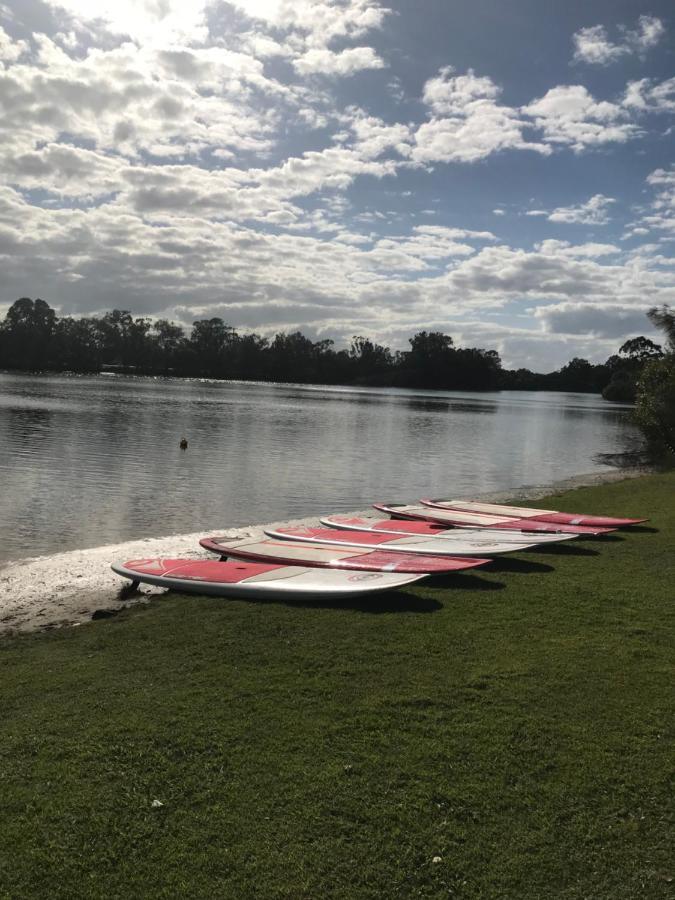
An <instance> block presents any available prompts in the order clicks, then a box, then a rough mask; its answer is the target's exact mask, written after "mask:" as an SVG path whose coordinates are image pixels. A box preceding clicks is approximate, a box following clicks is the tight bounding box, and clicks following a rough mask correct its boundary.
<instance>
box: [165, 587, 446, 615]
mask: <svg viewBox="0 0 675 900" xmlns="http://www.w3.org/2000/svg"><path fill="white" fill-rule="evenodd" d="M200 596H202V597H204V599H205V600H212V601H215V602H216V603H218V602H226V603H231V602H234V601H236V602H239V603H255V604H262V605H265V604H270V605H272V604H274V605H280V606H288V607H293V608H298V609H305V608H307V609H344V610H352V611H356V612H366V613H375V614H378V613H432V612H438V610H439V609H443V604H442V603H439V601H438V600H434V599H432V598H431V597H418V596H417V594H410V593H408V592H407V591H386V592H384V593H382V594H370V595H369V596H365V597H356V596H355V597H329V596H319V595H317V596H315V597H295V598H294V597H279V598H277V599H272V598H266V599H261V598H259V597H227V596H223V597H211V596H208V597H207V596H204V595H200V594H187V593H180V592H178V591H172V590H168V591H167V592H166V593H165V594H160V595H158V599H159V597H162V598H166V599H167V600H168V599H170V598H176V599H177V598H180V597H190V598H192V597H200Z"/></svg>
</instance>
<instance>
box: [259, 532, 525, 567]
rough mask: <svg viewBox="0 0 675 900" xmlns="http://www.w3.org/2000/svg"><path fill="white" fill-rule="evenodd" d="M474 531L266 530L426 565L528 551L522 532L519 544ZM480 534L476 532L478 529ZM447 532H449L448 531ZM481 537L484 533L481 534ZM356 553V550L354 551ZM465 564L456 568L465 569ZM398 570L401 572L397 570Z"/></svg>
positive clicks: (316, 543)
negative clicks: (432, 561)
mask: <svg viewBox="0 0 675 900" xmlns="http://www.w3.org/2000/svg"><path fill="white" fill-rule="evenodd" d="M474 533H475V532H472V531H467V530H462V531H460V530H458V531H456V532H453V533H452V534H449V535H448V538H447V539H446V538H445V536H441V535H439V536H434V535H431V536H424V535H400V534H391V533H389V534H387V533H383V532H377V531H345V530H344V529H340V528H313V527H308V526H306V525H299V526H293V525H288V526H283V527H281V528H277V529H275V530H271V529H269V530H267V531H266V534H268V535H269V536H270V537H273V538H280V539H281V541H282V542H285V543H287V544H289V543H291V542H295V541H297V542H298V544H296V546H298V545H300V544H302V546H304V547H308V546H323V549H324V550H326V549H328V548H331V549H329V550H328V552H329V553H334V552H335V551H336V550H338V549H339V548H341V547H343V548H344V547H360V548H361V552H362V553H364V551H366V550H368V549H369V548H372V547H378V548H379V550H378V551H372V550H371V552H375V553H376V556H377V557H381V556H384V555H386V556H391V555H396V556H398V555H399V554H401V555H404V556H411V557H413V558H415V559H416V560H418V562H419V563H420V564H421V565H423V564H425V563H424V562H423V561H424V560H427V559H437V560H438V559H444V560H446V561H448V562H449V561H450V560H453V559H454V560H455V561H457V558H458V557H460V558H461V559H460V561H462V559H463V562H464V565H466V563H467V562H469V559H467V557H485V556H491V555H493V554H500V553H513V552H515V551H516V550H527V549H528V548H529V547H530V546H531V545H530V544H529V543H528V541H527V536H526V535H524V534H523V535H522V536H521V540H520V543H516V542H504V541H501V540H500V535H501V534H503V533H504V532H499V531H494V532H491V534H490V535H489V536H488V539H487V540H484V539H478V540H475V541H474V539H473V535H474ZM476 533H477V532H476ZM446 534H447V532H446ZM481 538H482V535H481ZM352 552H357V551H352ZM471 562H474V563H476V564H477V565H481V564H482V563H485V562H489V560H488V559H478V560H476V559H473V560H471ZM464 565H462V566H457V568H464ZM397 571H402V570H400V569H397Z"/></svg>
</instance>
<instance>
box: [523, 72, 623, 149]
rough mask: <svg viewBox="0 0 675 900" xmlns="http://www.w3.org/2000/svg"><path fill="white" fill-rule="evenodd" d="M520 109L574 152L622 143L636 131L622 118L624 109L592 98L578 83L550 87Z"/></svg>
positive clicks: (547, 134)
mask: <svg viewBox="0 0 675 900" xmlns="http://www.w3.org/2000/svg"><path fill="white" fill-rule="evenodd" d="M521 112H522V113H524V114H525V115H527V116H531V117H532V118H533V119H534V123H535V125H536V126H537V128H540V129H541V130H542V131H543V133H544V138H545V139H546V140H547V141H550V142H551V143H553V144H563V145H569V146H570V147H572V149H573V150H575V151H577V152H580V151H582V150H585V149H586V148H587V147H594V146H599V145H602V144H606V143H610V142H616V143H624V142H625V141H628V140H630V139H631V138H633V137H636V136H637V135H638V134H639V129H638V127H637V126H636V125H634V124H632V123H630V122H626V121H625V119H626V118H627V112H626V110H625V109H623V108H622V107H621V106H619V105H617V104H616V103H609V102H608V101H604V100H595V99H594V97H593V96H592V95H591V94H590V93H589V92H588V90H587V89H586V88H585V87H584V86H583V85H580V84H576V85H559V86H558V87H554V88H551V89H550V90H549V91H547V92H546V94H545V95H544V96H543V97H541V98H539V99H538V100H533V101H532V102H531V103H529V104H528V105H527V106H524V107H523V108H522V110H521Z"/></svg>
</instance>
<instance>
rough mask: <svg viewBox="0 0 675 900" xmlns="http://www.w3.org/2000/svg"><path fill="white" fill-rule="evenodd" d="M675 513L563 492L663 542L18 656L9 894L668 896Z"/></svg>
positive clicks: (124, 627)
mask: <svg viewBox="0 0 675 900" xmlns="http://www.w3.org/2000/svg"><path fill="white" fill-rule="evenodd" d="M674 494H675V473H669V474H660V475H650V476H646V477H643V478H638V479H633V480H623V481H620V482H617V483H612V484H603V485H596V486H594V487H584V488H579V489H578V490H575V491H572V492H569V493H566V494H564V495H556V496H555V500H554V503H555V506H556V507H558V508H561V509H564V510H568V511H569V510H574V509H582V510H588V511H593V512H598V513H615V514H617V515H622V514H623V515H629V514H645V515H648V516H649V517H650V522H649V526H648V527H646V528H638V529H634V530H630V531H626V532H623V533H621V535H617V536H610V537H609V538H605V539H601V540H596V541H583V542H581V541H579V542H573V543H571V544H569V545H561V546H560V547H559V548H557V549H554V548H547V551H546V552H539V551H537V552H533V553H528V554H527V555H525V554H523V555H520V556H518V557H509V558H505V559H502V560H498V561H496V562H495V563H494V564H493V565H491V566H490V567H489V568H488V569H486V570H485V571H480V572H478V573H476V574H475V575H474V574H468V575H463V576H462V575H460V576H455V577H449V578H445V579H443V580H440V579H437V580H435V581H433V582H432V581H429V582H423V583H421V584H420V585H415V586H414V587H412V588H410V589H409V590H407V591H401V592H396V593H393V594H391V595H388V596H381V597H376V598H373V599H371V600H361V601H359V602H358V604H349V603H337V602H335V601H333V602H326V603H321V602H313V603H256V602H243V601H239V600H230V601H223V600H221V599H217V598H206V597H187V596H180V595H170V594H167V595H165V596H164V597H163V598H161V599H157V600H155V601H154V602H152V603H150V604H148V605H146V606H140V607H136V608H133V609H128V610H125V611H123V612H121V613H120V614H119V615H117V616H115V617H113V618H111V619H109V620H105V621H100V622H95V623H92V624H89V625H83V626H82V627H80V628H62V629H59V630H56V631H53V632H51V633H48V634H32V635H21V636H18V637H15V638H12V637H9V638H6V639H4V640H3V641H1V642H0V704H1V706H2V710H3V742H2V752H1V760H2V807H3V815H2V816H1V817H0V846H2V847H3V853H2V854H0V883H1V884H2V886H3V891H4V893H6V895H7V896H12V897H39V896H49V897H50V898H54V900H66V898H72V897H86V898H89V897H91V898H97V897H147V898H160V897H177V896H190V897H194V898H210V897H222V898H225V900H229V898H237V900H247V898H254V897H279V898H298V897H331V898H349V900H359V898H364V900H365V898H372V897H391V898H398V897H411V896H423V897H439V896H458V897H462V898H479V897H480V898H513V900H516V898H517V900H540V898H542V897H565V898H568V900H577V898H578V900H581V898H586V897H594V898H610V897H612V898H617V897H620V898H629V897H650V898H651V897H655V898H656V897H664V898H665V897H668V896H671V894H672V885H673V878H674V876H675V872H674V871H673V869H672V854H671V840H670V834H672V825H673V822H672V814H671V810H672V784H671V778H670V776H671V774H672V723H673V721H675V701H674V698H673V694H672V691H669V690H668V685H670V684H672V681H673V675H674V674H675V673H673V666H672V645H673V637H674V635H673V630H674V629H673V611H672V585H673V584H674V583H675V559H674V557H673V551H672V536H673V532H674V531H675V503H673V496H674ZM543 503H544V504H546V500H544V501H543ZM548 505H553V503H552V502H550V503H549V504H548ZM98 602H99V603H102V604H104V603H105V604H107V597H105V598H104V597H101V596H99V598H98Z"/></svg>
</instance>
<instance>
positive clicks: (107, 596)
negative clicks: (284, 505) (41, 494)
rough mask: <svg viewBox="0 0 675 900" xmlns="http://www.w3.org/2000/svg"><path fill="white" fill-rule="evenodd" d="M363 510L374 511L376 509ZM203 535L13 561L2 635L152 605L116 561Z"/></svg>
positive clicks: (512, 494) (0, 574)
mask: <svg viewBox="0 0 675 900" xmlns="http://www.w3.org/2000/svg"><path fill="white" fill-rule="evenodd" d="M645 474H647V471H646V470H644V469H618V470H613V471H610V472H600V473H595V474H588V475H576V476H574V477H572V478H567V479H564V480H563V481H558V482H555V483H553V484H546V485H543V484H542V485H525V486H522V487H520V488H515V489H513V490H509V491H500V492H498V493H495V492H492V493H489V494H483V495H481V496H482V498H483V499H485V500H492V501H494V502H503V501H506V500H523V501H524V500H528V501H531V500H535V499H536V498H537V497H542V496H545V495H547V494H550V493H553V492H559V491H566V490H574V489H575V488H578V487H587V486H589V485H594V484H602V483H606V482H611V481H622V480H623V479H626V478H636V477H639V476H640V475H645ZM361 512H364V513H370V512H371V510H364V511H361ZM354 514H355V515H358V514H359V513H358V512H356V513H354ZM291 521H292V523H293V524H305V525H316V524H318V519H317V518H315V517H309V518H306V519H294V520H285V523H286V524H288V523H289V522H291ZM274 524H281V523H265V524H264V525H263V524H260V525H250V526H246V527H243V528H223V529H221V530H219V531H218V532H217V533H219V534H227V535H229V536H231V537H232V539H235V538H237V537H249V536H259V535H262V534H263V529H264V528H267V527H270V526H271V525H274ZM200 537H204V533H203V532H195V533H192V534H175V535H169V536H167V537H159V538H144V539H142V540H136V541H125V542H123V543H119V544H108V545H106V546H103V547H93V548H91V549H88V550H71V551H68V552H66V553H56V554H54V555H50V556H41V557H35V558H31V559H23V560H18V561H16V562H12V563H9V564H8V565H6V566H5V567H4V568H0V635H3V634H12V633H17V632H28V631H46V630H51V629H53V628H62V627H68V626H71V627H73V626H76V625H81V624H83V623H85V622H88V621H90V620H91V618H92V616H93V615H94V614H95V613H96V612H97V610H108V611H111V612H114V611H117V610H120V609H123V608H124V607H126V606H131V605H135V604H138V603H147V602H149V601H150V600H151V599H152V596H153V595H155V594H160V593H163V592H164V591H163V589H161V588H153V587H151V586H149V585H143V586H142V593H140V594H135V595H134V596H133V597H130V598H125V597H124V596H122V595H121V593H120V589H121V588H122V587H123V586H124V584H127V583H128V582H125V581H124V580H123V579H120V578H119V576H118V575H115V574H114V572H112V571H111V569H110V563H111V562H113V561H114V560H126V559H142V558H145V557H152V556H165V557H172V556H186V557H190V558H193V559H199V558H207V557H210V558H213V556H212V555H211V554H208V553H207V552H206V551H205V550H202V549H201V547H200V546H199V543H198V541H199V538H200ZM99 614H100V613H99Z"/></svg>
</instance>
